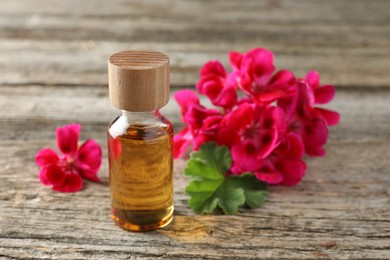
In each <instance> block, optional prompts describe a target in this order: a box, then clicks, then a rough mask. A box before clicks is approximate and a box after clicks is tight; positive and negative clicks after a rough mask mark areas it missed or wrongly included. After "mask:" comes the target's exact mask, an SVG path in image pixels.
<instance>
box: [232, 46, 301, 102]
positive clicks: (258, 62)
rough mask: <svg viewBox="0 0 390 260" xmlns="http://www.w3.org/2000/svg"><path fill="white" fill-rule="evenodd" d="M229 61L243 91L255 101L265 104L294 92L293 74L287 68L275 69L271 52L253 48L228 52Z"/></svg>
mask: <svg viewBox="0 0 390 260" xmlns="http://www.w3.org/2000/svg"><path fill="white" fill-rule="evenodd" d="M229 56H230V63H231V64H232V67H233V69H234V73H235V76H236V77H237V82H238V85H239V86H240V88H241V89H242V91H243V92H245V93H246V94H247V95H249V96H250V97H251V98H252V99H253V100H254V101H255V102H256V103H258V104H262V105H266V104H270V103H272V102H273V101H275V100H277V99H278V98H282V97H286V96H292V95H294V94H295V92H296V89H295V76H294V74H293V73H292V72H290V71H287V70H281V71H278V72H277V73H276V74H274V75H273V73H274V71H275V66H274V55H273V53H272V52H270V51H268V50H266V49H262V48H255V49H252V50H250V51H248V52H247V53H245V54H242V53H239V52H230V53H229Z"/></svg>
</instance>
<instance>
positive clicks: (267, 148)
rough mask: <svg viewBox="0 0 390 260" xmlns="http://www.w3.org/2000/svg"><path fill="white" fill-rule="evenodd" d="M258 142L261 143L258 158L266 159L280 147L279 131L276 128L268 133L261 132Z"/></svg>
mask: <svg viewBox="0 0 390 260" xmlns="http://www.w3.org/2000/svg"><path fill="white" fill-rule="evenodd" d="M257 141H258V143H259V149H258V151H257V158H263V159H264V158H266V157H267V156H268V155H269V154H270V153H272V152H273V151H274V150H275V148H276V147H277V145H278V130H277V129H276V127H275V126H274V127H272V128H271V129H269V130H267V131H261V133H260V134H259V135H258V140H257Z"/></svg>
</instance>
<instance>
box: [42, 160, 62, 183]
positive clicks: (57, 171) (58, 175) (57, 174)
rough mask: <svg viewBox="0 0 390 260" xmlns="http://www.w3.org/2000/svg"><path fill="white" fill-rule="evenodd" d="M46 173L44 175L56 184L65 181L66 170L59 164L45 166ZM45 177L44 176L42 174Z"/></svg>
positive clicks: (49, 181)
mask: <svg viewBox="0 0 390 260" xmlns="http://www.w3.org/2000/svg"><path fill="white" fill-rule="evenodd" d="M45 169H46V174H45V175H44V177H45V178H46V180H47V182H48V183H50V184H52V185H54V186H58V185H62V184H63V183H64V181H65V175H66V174H65V172H64V171H63V170H62V169H61V168H60V167H59V166H57V165H55V164H52V165H49V166H48V167H45ZM42 177H43V176H42Z"/></svg>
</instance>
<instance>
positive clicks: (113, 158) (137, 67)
mask: <svg viewBox="0 0 390 260" xmlns="http://www.w3.org/2000/svg"><path fill="white" fill-rule="evenodd" d="M108 76H109V95H110V100H111V102H112V104H113V105H114V106H115V107H117V108H119V109H120V110H121V115H120V116H118V117H117V118H116V119H115V120H114V121H113V122H112V123H111V124H110V125H109V126H108V154H109V174H110V192H111V216H112V219H113V220H114V221H115V223H116V224H117V225H119V226H120V227H122V228H124V229H127V230H131V231H147V230H154V229H157V228H161V227H164V226H166V225H168V224H169V223H170V222H171V220H172V218H173V127H172V124H171V123H170V122H169V121H168V120H167V119H166V118H165V117H163V116H162V115H161V114H160V112H159V109H160V108H161V107H163V106H164V105H166V104H167V102H168V99H169V58H168V56H166V55H165V54H162V53H160V52H154V51H124V52H119V53H116V54H114V55H112V56H111V57H110V58H109V61H108Z"/></svg>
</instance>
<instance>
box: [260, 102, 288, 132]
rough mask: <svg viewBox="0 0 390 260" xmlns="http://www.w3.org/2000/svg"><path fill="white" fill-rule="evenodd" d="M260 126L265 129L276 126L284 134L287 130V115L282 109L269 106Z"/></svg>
mask: <svg viewBox="0 0 390 260" xmlns="http://www.w3.org/2000/svg"><path fill="white" fill-rule="evenodd" d="M260 124H261V126H262V128H263V129H270V128H272V127H273V126H275V127H276V129H277V130H278V133H280V134H284V133H285V132H286V130H287V121H286V115H285V113H284V111H283V110H282V109H281V108H279V107H275V106H268V107H267V108H266V109H265V110H264V113H263V115H262V116H261V122H260Z"/></svg>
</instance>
